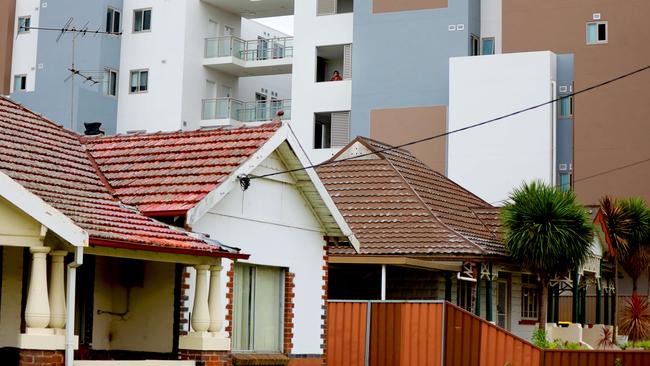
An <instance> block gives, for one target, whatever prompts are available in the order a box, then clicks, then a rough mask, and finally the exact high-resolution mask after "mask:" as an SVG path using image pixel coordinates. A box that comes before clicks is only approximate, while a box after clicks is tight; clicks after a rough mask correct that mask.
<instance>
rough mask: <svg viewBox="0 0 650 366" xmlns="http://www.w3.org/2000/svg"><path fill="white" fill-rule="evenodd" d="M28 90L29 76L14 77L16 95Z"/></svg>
mask: <svg viewBox="0 0 650 366" xmlns="http://www.w3.org/2000/svg"><path fill="white" fill-rule="evenodd" d="M25 90H27V75H15V76H14V93H15V92H21V91H25Z"/></svg>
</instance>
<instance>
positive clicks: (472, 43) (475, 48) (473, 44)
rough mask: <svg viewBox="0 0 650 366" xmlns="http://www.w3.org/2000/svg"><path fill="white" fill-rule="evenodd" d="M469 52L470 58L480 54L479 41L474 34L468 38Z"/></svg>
mask: <svg viewBox="0 0 650 366" xmlns="http://www.w3.org/2000/svg"><path fill="white" fill-rule="evenodd" d="M469 51H470V54H469V55H470V56H478V55H480V54H481V50H480V39H479V38H478V36H477V35H475V34H470V36H469Z"/></svg>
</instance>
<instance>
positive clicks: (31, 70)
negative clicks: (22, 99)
mask: <svg viewBox="0 0 650 366" xmlns="http://www.w3.org/2000/svg"><path fill="white" fill-rule="evenodd" d="M40 6H41V4H40V1H38V0H18V1H16V17H15V20H14V45H13V56H12V60H11V88H10V92H11V93H13V92H14V75H27V90H26V91H28V92H30V91H34V89H35V87H36V67H37V65H36V51H37V45H38V30H35V29H32V30H30V31H29V32H27V33H21V34H17V33H18V17H22V16H31V19H30V26H31V27H38V18H39V9H40Z"/></svg>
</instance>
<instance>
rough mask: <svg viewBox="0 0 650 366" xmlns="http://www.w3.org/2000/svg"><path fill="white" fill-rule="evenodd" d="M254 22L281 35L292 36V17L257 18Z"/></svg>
mask: <svg viewBox="0 0 650 366" xmlns="http://www.w3.org/2000/svg"><path fill="white" fill-rule="evenodd" d="M255 21H256V22H258V23H262V24H264V25H266V26H268V27H271V28H275V29H277V30H279V31H280V32H282V33H286V34H288V35H290V36H293V15H285V16H282V17H270V18H258V19H255Z"/></svg>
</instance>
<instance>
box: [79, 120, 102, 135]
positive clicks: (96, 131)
mask: <svg viewBox="0 0 650 366" xmlns="http://www.w3.org/2000/svg"><path fill="white" fill-rule="evenodd" d="M84 126H85V127H86V131H84V135H86V136H96V135H103V134H104V130H102V129H101V128H100V127H101V126H102V123H101V122H84Z"/></svg>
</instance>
